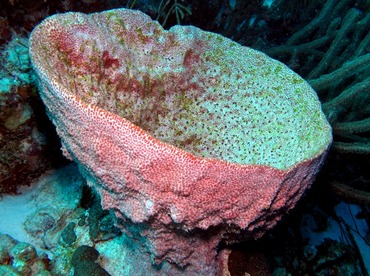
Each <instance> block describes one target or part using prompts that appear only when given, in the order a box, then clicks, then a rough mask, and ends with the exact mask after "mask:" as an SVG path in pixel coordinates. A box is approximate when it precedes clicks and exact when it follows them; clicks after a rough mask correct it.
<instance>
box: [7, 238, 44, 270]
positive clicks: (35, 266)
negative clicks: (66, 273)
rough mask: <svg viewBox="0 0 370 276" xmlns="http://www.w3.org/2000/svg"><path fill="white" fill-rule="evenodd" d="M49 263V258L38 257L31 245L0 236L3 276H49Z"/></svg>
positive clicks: (42, 255)
mask: <svg viewBox="0 0 370 276" xmlns="http://www.w3.org/2000/svg"><path fill="white" fill-rule="evenodd" d="M49 262H50V260H49V259H48V257H47V256H46V255H45V254H41V255H38V254H37V252H36V249H35V248H34V247H33V246H32V245H31V244H29V243H26V242H18V241H16V240H15V239H13V238H12V237H10V236H9V235H4V234H0V274H1V275H14V276H16V275H40V276H41V275H42V276H49V275H51V274H50V272H49Z"/></svg>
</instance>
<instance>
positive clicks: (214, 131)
mask: <svg viewBox="0 0 370 276" xmlns="http://www.w3.org/2000/svg"><path fill="white" fill-rule="evenodd" d="M132 13H134V11H130V16H128V13H127V11H126V10H115V11H108V12H105V13H99V14H93V15H90V16H87V15H84V14H78V13H74V14H66V15H64V16H65V20H60V16H61V15H58V16H59V17H58V18H59V19H58V20H56V19H54V17H51V18H48V19H47V22H44V25H46V26H47V25H48V24H50V25H51V26H52V27H47V28H45V30H46V35H47V36H48V38H47V39H45V40H44V41H43V42H42V43H45V41H46V42H47V43H49V44H50V45H43V46H41V47H42V48H43V49H44V51H43V52H41V53H40V52H39V54H41V55H43V56H40V57H38V58H41V59H44V61H43V64H45V65H47V66H45V67H44V69H45V70H47V71H49V72H45V73H46V74H47V75H48V76H49V77H50V76H51V78H55V79H56V80H55V81H56V82H58V83H60V84H62V85H63V86H65V88H66V90H68V91H73V92H74V93H75V94H76V95H77V96H78V97H79V98H80V99H82V100H83V101H84V102H85V103H88V104H94V105H97V106H99V107H100V108H102V109H105V110H108V111H110V112H112V113H115V114H117V115H119V116H122V117H124V118H126V119H128V120H129V121H131V122H133V123H134V124H136V125H137V126H139V127H140V128H142V129H144V130H145V131H147V132H148V133H149V134H151V135H153V136H154V137H155V138H157V139H159V140H160V141H162V142H165V143H168V144H171V145H174V146H176V147H179V148H181V149H183V150H185V151H187V152H190V153H192V154H194V155H196V156H199V157H206V158H217V159H221V160H225V161H229V162H234V163H239V164H259V165H268V166H272V167H275V168H278V169H285V168H288V167H290V166H292V165H294V164H295V163H296V162H299V161H302V160H306V159H310V158H312V157H314V156H316V155H317V154H318V153H319V152H321V151H322V150H323V149H324V148H326V146H327V144H328V141H330V139H331V132H330V127H329V125H328V123H327V121H326V119H325V117H324V115H323V113H322V111H321V107H320V103H319V101H318V99H317V96H316V94H315V92H314V91H313V90H312V89H311V87H310V86H309V85H308V84H307V83H306V82H305V81H304V80H303V79H302V78H300V77H299V76H298V75H296V74H295V73H294V72H292V71H291V70H289V69H288V68H287V67H286V66H285V65H283V64H281V63H280V62H278V61H275V60H273V59H271V58H269V57H267V56H266V55H264V54H262V53H260V52H258V51H255V50H253V49H249V48H246V47H243V46H240V45H239V44H237V43H235V42H233V41H231V40H229V39H227V38H224V37H222V36H220V35H217V34H214V33H209V32H204V31H201V30H199V29H197V28H195V27H191V26H188V27H180V26H175V27H173V28H172V29H171V30H169V31H165V30H163V29H162V27H161V26H160V25H159V24H158V23H157V22H154V21H152V20H151V19H150V18H149V17H147V16H145V15H143V14H141V13H139V12H138V15H139V16H138V17H134V16H132ZM62 16H63V15H62ZM71 17H72V18H73V19H72V20H71ZM91 37H94V38H95V39H94V40H92V39H91ZM37 43H38V42H37V41H36V42H34V44H37ZM112 45H114V46H113V47H112ZM45 60H47V62H45Z"/></svg>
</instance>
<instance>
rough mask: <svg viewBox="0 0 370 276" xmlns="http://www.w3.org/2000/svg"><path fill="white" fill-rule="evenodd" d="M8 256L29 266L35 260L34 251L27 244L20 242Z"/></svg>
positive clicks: (35, 254)
mask: <svg viewBox="0 0 370 276" xmlns="http://www.w3.org/2000/svg"><path fill="white" fill-rule="evenodd" d="M10 256H11V257H12V258H14V259H17V260H20V261H23V262H25V263H27V264H29V265H32V264H33V263H34V262H35V260H36V258H37V253H36V249H35V248H34V247H33V246H32V245H31V244H29V243H27V242H20V243H18V244H17V245H16V246H14V247H13V249H12V250H11V251H10Z"/></svg>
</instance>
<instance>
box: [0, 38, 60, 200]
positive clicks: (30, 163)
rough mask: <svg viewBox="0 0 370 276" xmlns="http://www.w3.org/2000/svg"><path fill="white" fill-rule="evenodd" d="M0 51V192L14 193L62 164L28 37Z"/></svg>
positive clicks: (13, 41)
mask: <svg viewBox="0 0 370 276" xmlns="http://www.w3.org/2000/svg"><path fill="white" fill-rule="evenodd" d="M1 53H2V54H1V58H0V151H1V154H0V195H1V194H4V193H11V194H14V193H17V190H18V188H19V187H20V186H22V185H30V184H31V183H32V181H33V180H34V179H35V178H37V177H38V176H40V175H41V174H42V173H44V172H45V171H46V170H47V169H50V168H51V167H52V166H56V165H58V164H60V163H63V158H62V157H61V155H60V154H59V155H58V151H59V149H58V148H59V147H60V145H59V142H58V140H57V136H56V134H55V130H54V129H53V128H52V124H51V123H50V122H49V121H48V119H47V117H46V115H45V108H44V106H43V104H42V102H41V100H40V97H39V95H38V94H37V89H36V87H35V74H34V72H33V70H32V69H31V64H30V60H29V55H28V39H26V38H21V37H15V38H14V39H12V40H11V41H9V42H8V43H7V44H6V45H5V47H4V49H2V52H1ZM57 156H60V157H59V158H57Z"/></svg>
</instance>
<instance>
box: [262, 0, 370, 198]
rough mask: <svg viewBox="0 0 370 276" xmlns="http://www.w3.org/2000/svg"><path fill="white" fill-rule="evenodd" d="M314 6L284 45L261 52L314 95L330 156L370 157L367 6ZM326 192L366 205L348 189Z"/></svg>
mask: <svg viewBox="0 0 370 276" xmlns="http://www.w3.org/2000/svg"><path fill="white" fill-rule="evenodd" d="M320 5H322V6H320ZM316 6H317V7H318V8H320V12H319V13H317V14H311V19H310V20H309V21H307V22H306V23H305V25H302V26H301V27H300V29H299V30H297V31H296V32H295V33H293V34H292V35H291V36H290V38H289V39H287V41H286V43H285V44H284V45H282V46H276V47H272V48H270V49H267V50H265V52H266V53H267V54H269V55H270V56H272V57H275V58H277V59H279V60H282V61H284V62H285V63H287V64H288V65H289V66H290V67H292V68H293V69H295V71H297V72H298V73H299V74H301V75H302V76H304V77H305V78H306V79H307V80H308V82H309V83H310V84H311V86H312V87H313V88H314V89H315V90H316V91H317V93H318V95H319V97H320V99H321V101H322V102H323V110H324V112H325V114H326V116H327V118H328V120H329V122H330V123H331V125H332V127H333V132H334V143H333V150H335V151H337V152H338V153H340V154H370V13H368V12H366V10H368V9H369V6H368V5H367V6H366V5H362V6H361V5H360V4H359V3H355V2H354V1H351V0H329V1H326V2H325V3H324V4H321V3H319V2H317V3H316ZM332 186H333V187H334V190H336V191H337V192H338V193H339V194H341V195H343V194H347V195H348V196H347V198H348V197H349V195H351V196H350V197H351V198H352V199H353V200H356V199H358V200H357V201H358V202H361V203H363V202H370V193H368V192H365V191H362V190H357V189H354V187H351V184H350V183H346V184H345V183H339V182H338V181H334V182H333V183H332ZM346 187H347V188H346ZM344 191H346V192H344ZM364 199H366V200H364Z"/></svg>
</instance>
